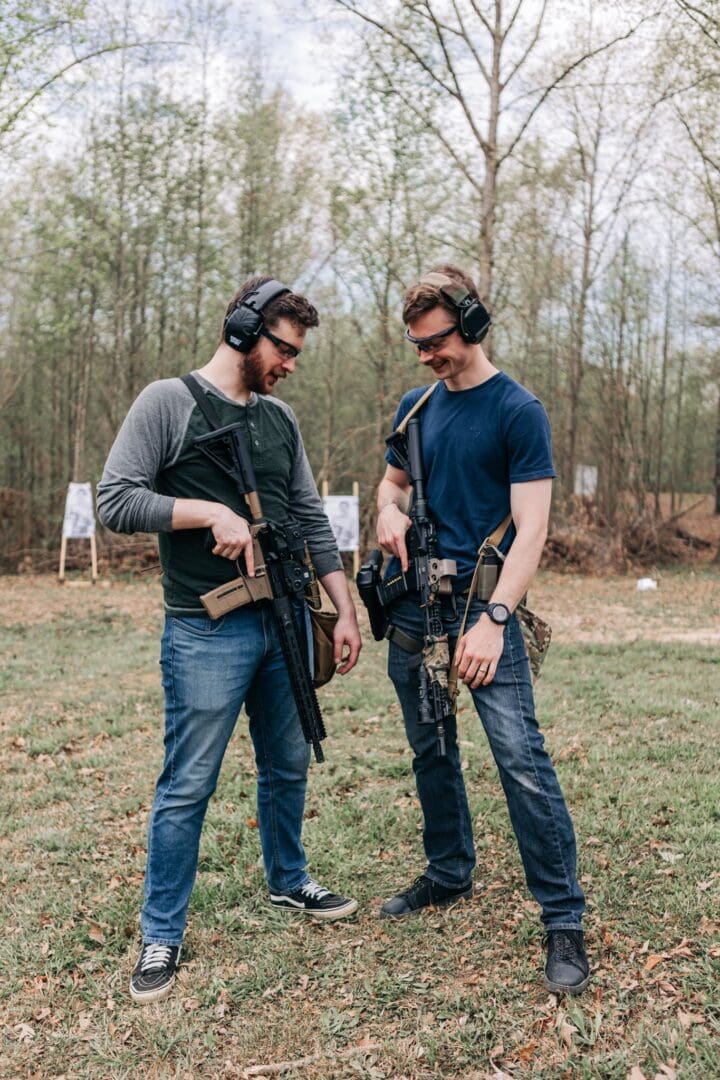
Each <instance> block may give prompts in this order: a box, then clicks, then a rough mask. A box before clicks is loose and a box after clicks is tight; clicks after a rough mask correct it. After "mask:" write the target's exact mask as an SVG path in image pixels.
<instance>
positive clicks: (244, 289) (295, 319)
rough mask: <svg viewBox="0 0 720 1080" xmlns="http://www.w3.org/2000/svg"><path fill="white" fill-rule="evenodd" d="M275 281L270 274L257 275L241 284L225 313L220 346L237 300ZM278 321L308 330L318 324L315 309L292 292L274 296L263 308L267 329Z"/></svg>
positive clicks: (318, 320) (318, 318)
mask: <svg viewBox="0 0 720 1080" xmlns="http://www.w3.org/2000/svg"><path fill="white" fill-rule="evenodd" d="M275 280H276V279H275V278H273V277H271V276H270V274H258V275H256V276H255V277H251V278H248V279H247V281H244V282H243V283H242V285H241V286H240V288H239V289H238V290H237V292H236V293H235V295H234V296H233V298H232V300H231V301H230V303H229V304H228V306H227V310H226V311H225V318H224V319H223V328H222V333H221V334H220V343H221V344H222V342H223V341H224V340H225V323H226V322H227V320H228V317H229V316H230V315H232V313H233V311H234V310H235V308H236V306H237V302H238V300H242V298H243V296H247V295H248V293H251V292H254V291H255V289H259V288H260V286H261V285H265V284H266V282H268V281H275ZM280 319H289V320H290V322H291V323H294V325H295V326H296V327H305V329H308V330H309V329H310V328H311V327H313V326H318V325H319V323H320V317H319V316H318V313H317V309H316V308H315V307H313V305H312V304H311V303H310V301H309V300H307V299H306V298H305V297H304V296H301V295H300V294H299V293H294V292H286V293H282V294H281V295H280V296H276V297H275V299H274V300H271V301H270V303H269V304H268V305H267V306H266V307H264V308H263V322H264V323H265V325H266V326H267V327H268V329H272V327H273V326H277V324H278V323H279V322H280Z"/></svg>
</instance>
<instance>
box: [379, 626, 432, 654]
mask: <svg viewBox="0 0 720 1080" xmlns="http://www.w3.org/2000/svg"><path fill="white" fill-rule="evenodd" d="M385 637H386V638H387V639H388V641H394V642H395V644H396V645H399V646H400V648H401V649H404V651H405V652H409V653H419V652H422V651H423V643H422V641H418V639H417V638H414V637H410V635H409V634H406V633H405V631H404V630H401V629H400V627H399V626H394V625H393V624H392V623H390V625H389V626H388V628H387V630H386V631H385Z"/></svg>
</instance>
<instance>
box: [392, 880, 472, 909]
mask: <svg viewBox="0 0 720 1080" xmlns="http://www.w3.org/2000/svg"><path fill="white" fill-rule="evenodd" d="M472 891H473V890H472V882H471V881H469V882H468V883H467V885H460V886H459V887H458V888H455V889H449V888H447V886H446V885H439V884H438V883H437V881H432V880H431V879H430V878H429V877H426V876H425V874H421V875H420V877H418V878H415V880H414V881H413V883H412V885H411V886H410V888H409V889H406V890H405V892H401V893H398V895H397V896H393V897H392V898H391V899H390V900H386V901H385V903H384V904H383V906H382V907H381V908H380V918H381V919H407V918H408V916H409V915H417V914H419V912H421V911H422V910H423V908H426V907H446V906H447V905H448V904H454V903H455V902H456V901H458V900H467V898H468V897H469V896H472Z"/></svg>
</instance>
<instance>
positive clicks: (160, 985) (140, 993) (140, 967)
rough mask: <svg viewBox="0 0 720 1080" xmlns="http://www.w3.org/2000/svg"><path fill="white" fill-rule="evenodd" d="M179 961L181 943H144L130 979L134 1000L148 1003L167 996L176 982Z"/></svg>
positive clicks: (143, 1003)
mask: <svg viewBox="0 0 720 1080" xmlns="http://www.w3.org/2000/svg"><path fill="white" fill-rule="evenodd" d="M179 963H180V946H179V945H177V946H176V945H143V947H142V950H141V952H140V957H139V959H138V962H137V964H136V965H135V970H134V971H133V973H132V978H131V979H130V996H131V998H132V999H133V1001H137V1002H138V1003H139V1004H140V1005H147V1004H149V1003H150V1002H151V1001H162V999H163V998H166V997H167V996H168V994H169V993H170V991H171V990H172V985H173V983H174V982H175V972H176V971H177V966H178V964H179Z"/></svg>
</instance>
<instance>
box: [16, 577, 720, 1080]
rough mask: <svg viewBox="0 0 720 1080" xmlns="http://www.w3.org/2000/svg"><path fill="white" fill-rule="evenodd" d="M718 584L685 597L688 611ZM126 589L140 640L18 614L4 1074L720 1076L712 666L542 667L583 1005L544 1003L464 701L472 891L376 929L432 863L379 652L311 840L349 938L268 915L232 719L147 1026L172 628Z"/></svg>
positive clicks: (344, 717)
mask: <svg viewBox="0 0 720 1080" xmlns="http://www.w3.org/2000/svg"><path fill="white" fill-rule="evenodd" d="M708 580H710V581H711V582H716V581H717V578H712V577H710V578H707V577H706V578H704V579H703V581H702V582H699V583H698V582H696V583H695V584H693V581H692V580H691V579H690V578H688V594H689V595H690V594H691V593H692V589H693V588H697V589H700V588H707V584H708ZM124 588H125V589H126V592H125V593H124V594H123V595H124V596H128V597H130V598H131V599H132V597H134V596H135V593H134V592H133V590H136V591H137V603H138V612H139V614H138V616H137V617H135V616H133V615H132V614H131V613H128V610H127V606H128V605H127V604H126V605H125V608H126V610H125V611H124V613H119V614H115V613H114V611H113V605H112V604H111V603H107V602H106V601H107V597H105V598H103V602H102V603H100V602H99V601H98V600H97V598H96V597H95V596H93V597H92V598H91V602H89V597H90V594H89V593H88V592H85V593H81V592H79V591H78V592H76V593H75V594H68V596H67V597H66V598H65V600H64V606H63V607H62V609H59V608H58V607H57V606H56V607H55V608H53V609H52V610H51V611H49V613H48V617H47V619H45V620H44V621H43V620H39V621H35V622H34V623H33V625H31V626H26V625H25V624H24V623H23V620H22V619H21V618H18V617H17V614H16V613H15V614H14V615H13V616H12V618H10V617H9V618H8V622H7V623H6V625H5V626H3V627H2V628H1V629H0V648H2V650H3V655H4V657H5V660H6V666H5V670H4V673H3V675H2V682H1V683H0V691H1V693H2V697H1V698H0V701H1V702H2V726H1V728H0V757H1V760H2V767H3V787H4V793H3V794H4V799H3V804H4V808H5V813H4V814H3V818H2V825H1V826H0V830H1V835H0V858H1V860H2V861H1V862H0V889H1V890H2V900H3V911H4V916H5V917H4V920H3V933H2V935H0V970H2V972H3V977H2V980H0V1015H1V1017H2V1019H1V1020H0V1037H1V1038H2V1046H1V1049H0V1076H2V1077H3V1078H5V1077H7V1078H10V1077H18V1078H20V1077H22V1078H26V1077H38V1078H42V1080H45V1078H46V1077H47V1078H52V1077H55V1078H59V1077H61V1076H65V1077H66V1078H68V1080H69V1078H72V1080H75V1078H86V1077H87V1078H92V1080H97V1078H112V1080H120V1078H123V1080H124V1078H130V1077H132V1078H135V1077H138V1076H149V1077H158V1078H166V1077H167V1078H171V1077H172V1078H175V1077H177V1078H189V1077H193V1078H194V1077H203V1078H204V1077H213V1078H214V1077H234V1076H242V1075H243V1071H244V1070H245V1069H246V1068H247V1067H249V1066H251V1065H253V1064H255V1063H269V1062H277V1061H288V1060H290V1061H292V1060H297V1059H302V1058H305V1057H306V1056H309V1055H310V1056H313V1057H312V1060H311V1061H310V1062H309V1063H308V1064H305V1065H303V1066H298V1067H296V1068H294V1069H291V1070H289V1071H287V1072H286V1073H284V1074H283V1075H285V1076H286V1077H289V1078H290V1080H299V1078H301V1077H302V1078H303V1080H316V1078H323V1080H325V1078H328V1077H332V1078H335V1077H338V1078H342V1077H348V1078H349V1077H354V1078H357V1077H367V1078H368V1080H382V1078H387V1080H390V1078H397V1080H400V1078H402V1077H405V1078H408V1080H409V1078H413V1080H415V1078H417V1080H420V1078H425V1077H428V1078H429V1077H463V1078H465V1077H476V1078H480V1077H485V1076H487V1077H490V1076H493V1075H497V1072H496V1069H499V1070H502V1072H504V1073H505V1074H506V1075H508V1076H511V1077H532V1078H538V1080H558V1078H570V1080H574V1078H576V1077H577V1078H588V1080H589V1078H592V1080H612V1078H616V1077H617V1078H618V1080H625V1078H626V1077H627V1075H628V1073H629V1072H630V1070H631V1068H632V1067H633V1066H636V1067H638V1068H640V1069H642V1072H643V1074H644V1075H645V1076H646V1077H647V1078H648V1080H649V1078H651V1077H654V1076H655V1075H656V1074H658V1075H661V1076H662V1075H668V1074H667V1072H666V1073H663V1072H662V1071H661V1067H662V1066H666V1067H667V1068H668V1069H670V1070H674V1073H675V1075H676V1076H677V1077H682V1078H698V1080H705V1078H713V1077H716V1076H720V1039H719V1038H718V1036H719V1034H720V1010H719V1008H718V993H717V986H718V963H719V958H720V950H718V947H717V946H718V929H719V927H718V908H719V902H718V885H719V884H720V873H719V872H718V867H719V866H720V852H719V850H718V849H719V848H720V843H719V840H720V809H719V808H720V780H719V777H718V768H717V745H718V738H719V736H720V731H719V730H718V729H719V727H720V721H719V719H718V718H719V716H720V708H719V706H720V657H719V656H718V653H717V650H716V649H714V648H712V647H709V646H703V647H701V646H691V645H688V644H674V643H670V644H662V645H659V644H655V643H652V642H648V641H644V642H643V641H638V642H633V643H627V642H624V643H622V644H617V645H616V644H613V643H612V642H608V643H607V644H603V645H592V646H582V647H581V646H579V645H571V644H566V645H562V644H555V645H553V649H552V651H551V653H550V658H549V660H548V662H547V665H546V670H545V672H544V674H543V678H542V680H541V682H540V684H539V689H538V695H537V697H538V702H537V704H538V713H539V716H540V719H541V722H542V726H543V729H544V731H545V733H546V738H547V742H548V746H549V749H550V751H551V753H552V755H553V757H554V759H555V761H556V764H557V768H558V772H559V774H560V778H561V782H562V784H563V787H564V790H565V793H566V796H567V799H568V803H569V805H570V808H571V812H572V814H573V818H574V821H575V825H576V830H577V834H578V843H579V858H580V874H581V880H582V883H583V886H584V888H585V889H586V891H587V895H588V904H589V909H588V917H587V931H588V942H589V948H590V951H591V954H592V960H593V966H594V969H595V974H594V979H593V982H592V983H591V987H590V989H589V990H588V991H587V992H586V993H585V994H584V995H583V996H582V997H580V998H579V999H577V1000H574V1001H569V1000H560V1001H558V1000H556V999H555V998H554V997H551V996H548V995H547V994H546V993H545V992H544V991H543V990H542V988H541V984H540V980H539V974H540V971H541V966H542V952H541V929H540V925H539V922H538V919H537V911H536V908H535V905H534V903H533V902H532V900H531V898H530V897H529V896H528V894H527V892H526V889H525V886H524V881H523V876H522V870H521V867H520V864H519V860H518V857H517V852H516V848H515V844H514V840H513V837H512V832H511V829H510V825H509V822H508V817H507V811H506V808H505V803H504V799H503V797H502V792H501V790H500V786H499V782H498V779H497V775H496V772H495V769H494V766H493V764H492V761H491V758H490V754H489V751H488V748H487V745H486V743H485V740H484V736H483V735H482V733H481V730H480V725H479V722H478V721H477V718H476V717H475V715H474V713H473V712H472V710H471V709H470V704H469V698H468V697H467V696H463V697H461V712H460V721H461V732H462V735H461V737H462V748H463V757H464V759H465V770H466V771H465V776H466V782H467V787H468V792H469V798H470V805H471V810H472V814H473V819H474V823H475V839H476V846H477V850H478V870H477V873H476V881H477V885H478V890H477V894H476V896H475V897H474V899H473V901H472V902H471V903H469V904H467V905H464V906H461V907H458V908H456V909H454V910H452V911H450V912H446V913H434V914H430V915H428V916H426V917H423V918H419V919H416V920H411V921H410V922H408V923H403V924H399V925H394V924H393V925H391V926H387V925H386V924H384V923H382V922H380V921H379V920H378V919H377V917H376V916H377V910H378V908H379V906H380V904H381V902H382V900H383V899H384V898H385V897H387V896H389V895H390V894H392V893H393V892H394V891H395V890H396V888H397V887H398V886H399V885H404V884H406V883H407V882H408V881H409V880H411V878H412V877H413V876H414V875H415V874H416V873H418V872H419V871H420V870H421V869H422V867H423V858H422V844H421V833H420V819H419V809H418V804H417V799H416V796H415V790H414V783H413V779H412V772H411V767H410V766H411V760H410V753H409V751H408V750H407V748H406V746H405V741H404V735H403V730H402V721H401V717H400V715H399V710H398V708H397V705H396V704H395V703H394V701H393V697H392V693H391V687H390V684H389V683H388V681H387V678H386V676H385V673H384V649H383V647H382V646H376V645H375V644H374V643H373V644H369V645H366V648H365V650H364V652H363V657H362V661H361V665H360V667H359V669H358V671H357V673H353V675H351V676H350V677H349V678H348V679H347V680H339V679H337V680H335V681H334V682H333V683H332V684H331V685H330V686H329V687H327V688H326V689H325V690H324V691H322V692H321V699H322V704H323V708H324V712H325V715H326V719H327V723H328V728H329V730H330V738H329V739H328V740H327V742H326V743H325V748H326V754H327V762H326V764H325V765H324V766H322V767H317V766H314V767H313V768H312V771H311V780H310V789H309V796H308V804H307V821H306V827H305V842H306V848H307V850H308V854H309V858H310V868H311V870H312V872H313V873H314V874H315V875H316V876H317V877H318V878H319V879H320V880H323V881H327V882H328V883H330V884H331V885H332V886H333V887H336V888H338V889H342V890H347V891H349V892H351V893H352V894H353V895H356V896H357V897H358V899H359V900H360V901H361V911H360V914H359V917H357V918H356V919H354V920H352V921H348V922H343V923H340V924H334V925H314V924H309V923H306V922H302V921H300V920H299V919H294V918H292V917H289V918H288V917H286V916H285V915H284V914H283V913H279V912H276V911H274V910H272V909H270V908H269V907H268V905H267V902H266V890H265V886H264V880H263V876H262V871H261V869H260V865H259V845H258V836H257V830H256V828H254V827H253V819H254V815H255V807H254V771H253V766H252V753H251V746H250V742H249V739H248V737H247V734H246V731H245V729H244V726H243V724H242V721H241V723H240V725H239V727H238V731H237V733H236V738H235V739H234V741H233V743H232V744H231V747H230V749H229V751H228V754H227V757H226V761H225V765H224V769H223V773H222V775H221V782H220V785H219V787H218V791H217V793H216V796H215V798H214V799H213V801H212V802H211V805H210V809H209V812H208V818H207V823H206V828H205V832H204V834H203V843H202V848H201V860H200V872H199V877H198V882H197V886H196V889H195V892H194V894H193V902H192V906H191V913H190V926H189V930H188V936H187V949H186V953H185V958H186V963H185V964H184V966H183V969H182V972H181V976H180V979H179V985H178V986H177V988H176V992H175V993H174V995H173V996H172V998H170V999H169V1000H168V1001H167V1002H165V1003H163V1004H161V1005H158V1006H151V1007H147V1008H145V1009H140V1008H137V1007H134V1006H133V1005H132V1004H131V1003H130V1002H129V1000H128V997H127V992H126V984H127V980H128V976H129V972H130V969H131V967H132V965H133V963H134V960H135V955H136V949H137V940H138V908H139V902H140V892H141V886H142V872H143V868H144V844H145V829H146V823H147V810H148V807H149V804H150V802H151V798H152V790H153V784H154V780H155V776H156V774H157V772H158V769H159V765H160V760H161V728H162V721H161V712H162V704H161V695H160V690H159V675H158V670H157V656H158V641H157V630H158V627H159V612H157V611H154V609H153V607H152V605H153V604H154V603H156V602H157V597H156V596H155V595H154V592H153V593H151V592H150V590H148V589H147V588H146V587H144V586H127V587H124ZM588 597H589V599H588V603H592V600H591V597H592V586H591V585H590V586H589V588H588ZM681 614H682V613H681V612H680V611H678V612H677V617H678V618H680V617H681ZM353 1048H355V1049H353Z"/></svg>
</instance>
